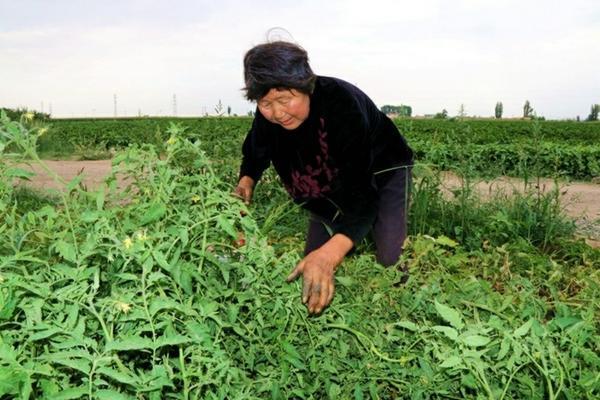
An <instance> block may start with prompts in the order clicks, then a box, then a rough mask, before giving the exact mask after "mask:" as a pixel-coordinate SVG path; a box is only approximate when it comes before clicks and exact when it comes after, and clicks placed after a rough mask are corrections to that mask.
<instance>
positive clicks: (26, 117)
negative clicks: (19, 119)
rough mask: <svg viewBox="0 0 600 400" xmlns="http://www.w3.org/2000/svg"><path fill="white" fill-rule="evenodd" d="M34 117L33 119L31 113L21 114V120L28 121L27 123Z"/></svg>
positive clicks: (33, 115)
mask: <svg viewBox="0 0 600 400" xmlns="http://www.w3.org/2000/svg"><path fill="white" fill-rule="evenodd" d="M34 117H35V114H34V113H32V112H31V111H28V112H26V113H25V114H23V118H25V121H28V122H31V121H33V118H34Z"/></svg>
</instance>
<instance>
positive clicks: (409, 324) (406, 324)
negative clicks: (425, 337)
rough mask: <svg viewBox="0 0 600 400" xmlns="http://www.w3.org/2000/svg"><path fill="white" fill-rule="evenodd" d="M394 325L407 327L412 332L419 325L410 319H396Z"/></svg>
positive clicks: (416, 329)
mask: <svg viewBox="0 0 600 400" xmlns="http://www.w3.org/2000/svg"><path fill="white" fill-rule="evenodd" d="M394 326H399V327H400V328H404V329H407V330H409V331H412V332H417V331H418V330H419V326H418V325H417V324H415V323H414V322H410V321H404V320H403V321H398V322H395V323H394Z"/></svg>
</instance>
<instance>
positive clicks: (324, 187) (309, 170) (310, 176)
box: [285, 118, 338, 199]
mask: <svg viewBox="0 0 600 400" xmlns="http://www.w3.org/2000/svg"><path fill="white" fill-rule="evenodd" d="M319 121H320V127H319V129H318V130H317V135H318V139H319V152H318V153H317V154H316V155H315V159H314V163H313V164H307V165H305V166H304V168H303V169H302V170H292V172H291V182H290V183H288V184H285V188H286V190H287V191H288V193H289V194H290V195H291V196H292V197H293V198H295V199H300V198H304V199H308V198H310V199H317V198H321V197H324V196H325V194H326V193H328V192H330V191H331V182H332V181H333V179H334V178H335V177H336V176H337V173H338V170H337V168H335V167H332V166H331V165H330V159H329V146H328V144H327V131H325V120H324V119H323V118H320V119H319Z"/></svg>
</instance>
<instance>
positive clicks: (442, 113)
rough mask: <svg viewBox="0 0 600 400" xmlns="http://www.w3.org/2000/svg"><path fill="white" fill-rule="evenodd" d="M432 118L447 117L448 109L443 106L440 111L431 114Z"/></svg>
mask: <svg viewBox="0 0 600 400" xmlns="http://www.w3.org/2000/svg"><path fill="white" fill-rule="evenodd" d="M433 118H435V119H446V118H448V110H446V109H445V108H444V109H443V110H442V112H439V113H437V114H435V115H434V116H433Z"/></svg>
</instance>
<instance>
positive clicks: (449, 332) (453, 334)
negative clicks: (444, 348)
mask: <svg viewBox="0 0 600 400" xmlns="http://www.w3.org/2000/svg"><path fill="white" fill-rule="evenodd" d="M431 329H433V330H434V331H437V332H441V333H443V334H444V335H446V337H447V338H448V339H450V340H452V341H454V342H455V341H456V339H457V338H458V332H457V331H456V329H454V328H451V327H449V326H442V325H436V326H434V327H432V328H431Z"/></svg>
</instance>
